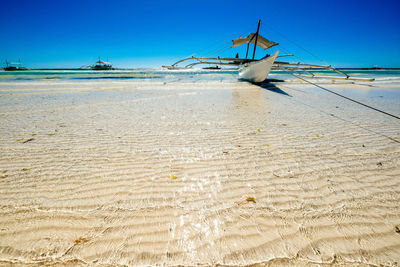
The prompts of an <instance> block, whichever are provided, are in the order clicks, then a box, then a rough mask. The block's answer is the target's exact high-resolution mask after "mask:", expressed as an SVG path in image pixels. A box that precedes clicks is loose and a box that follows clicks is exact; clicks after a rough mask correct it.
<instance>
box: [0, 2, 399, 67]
mask: <svg viewBox="0 0 400 267" xmlns="http://www.w3.org/2000/svg"><path fill="white" fill-rule="evenodd" d="M0 10H2V12H1V16H0V25H1V26H0V27H1V28H0V29H1V31H0V32H1V34H0V39H1V41H0V61H1V62H2V63H3V62H4V61H5V60H6V59H8V60H9V61H15V60H18V59H19V58H20V59H21V61H23V62H24V64H25V65H26V66H27V67H31V68H43V67H80V66H82V65H89V64H92V63H93V62H94V61H96V59H97V57H98V56H102V57H103V58H104V59H107V58H108V59H109V60H110V61H111V62H112V63H113V64H114V66H116V67H159V66H161V65H166V64H171V63H173V62H174V61H176V60H178V59H180V58H181V57H185V56H189V55H192V54H194V53H195V52H197V51H200V53H198V54H197V55H214V56H216V55H220V56H234V55H235V54H236V53H237V52H239V53H240V55H243V54H244V53H245V47H242V48H229V47H230V45H231V40H232V39H235V38H237V37H239V36H240V35H246V34H247V33H250V32H254V31H255V30H256V27H257V21H258V19H261V20H262V25H261V30H260V34H262V35H263V36H264V37H266V38H268V39H271V40H274V41H275V42H278V43H280V46H278V48H279V49H280V51H281V53H287V52H290V53H294V54H295V55H296V56H297V57H294V58H292V59H291V60H293V61H296V62H297V61H303V62H310V63H321V64H322V63H324V64H326V63H329V64H332V65H334V66H337V67H370V66H373V65H379V66H385V67H400V16H399V15H398V12H399V10H400V1H385V0H381V1H369V0H364V1H351V0H347V1H342V0H337V1H330V0H318V1H317V0H311V1H306V0H305V1H294V0H293V1H289V0H280V1H276V0H275V1H268V0H263V1H261V0H260V1H251V0H250V1H243V0H242V1H236V0H231V1H218V0H214V1H209V0H202V1H190V0H185V1H151V0H148V1H122V0H114V1H104V0H96V1H89V0H81V1H72V0H69V1H63V0H62V1H58V0H53V1H44V0H36V1H31V0H30V1H26V0H19V1H4V0H0ZM213 49H214V52H213V51H210V50H213ZM305 50H307V51H305ZM215 52H218V53H215ZM271 52H273V51H271ZM309 52H310V53H309ZM265 53H266V52H264V51H263V50H262V49H260V48H258V50H257V54H256V55H257V57H262V56H264V54H265ZM287 59H288V60H289V58H287ZM321 60H323V61H321Z"/></svg>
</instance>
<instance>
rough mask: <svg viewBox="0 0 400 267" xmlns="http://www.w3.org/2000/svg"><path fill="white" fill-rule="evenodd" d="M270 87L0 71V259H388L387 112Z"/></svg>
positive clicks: (397, 211)
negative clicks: (0, 78) (8, 75)
mask: <svg viewBox="0 0 400 267" xmlns="http://www.w3.org/2000/svg"><path fill="white" fill-rule="evenodd" d="M275 86H276V87H275ZM275 86H274V85H273V84H269V85H265V86H264V88H262V87H259V86H255V85H252V84H248V83H246V82H238V81H236V80H235V81H229V80H228V81H216V80H215V81H213V80H211V81H194V80H186V81H185V80H182V81H171V82H162V81H156V80H155V81H151V80H140V81H131V80H115V81H114V80H101V79H100V80H89V81H88V80H84V81H68V80H54V81H51V80H50V81H40V80H39V81H27V82H1V83H0V92H1V95H0V140H1V142H0V154H1V157H0V203H1V204H0V214H1V216H0V265H5V266H7V265H16V266H19V265H24V266H25V265H28V266H32V265H33V266H36V265H42V264H47V265H70V266H84V265H98V266H103V265H104V266H106V265H218V264H220V265H251V264H256V265H260V266H264V265H296V266H302V265H312V264H315V265H317V264H322V265H325V264H326V265H330V264H337V265H349V266H359V265H388V266H397V265H398V264H399V263H400V204H399V203H400V167H399V166H400V165H399V161H400V144H399V142H400V123H399V122H398V121H397V120H395V119H393V118H390V117H387V116H385V115H383V114H379V113H376V112H374V111H371V110H368V109H366V108H364V107H361V106H358V105H355V104H352V103H349V102H348V101H347V100H345V99H341V98H338V97H336V96H332V95H330V94H328V93H326V92H323V91H320V90H319V89H316V88H313V87H311V86H310V85H306V84H301V83H298V84H296V83H276V84H275ZM326 87H327V88H330V89H333V90H337V91H338V92H339V93H346V94H347V95H349V96H352V97H355V98H357V99H359V100H362V101H364V102H366V103H368V104H371V105H374V106H377V107H382V108H384V109H385V110H386V111H388V112H391V113H394V114H397V115H399V114H400V105H399V103H400V102H399V99H400V96H399V88H400V87H399V86H398V85H390V86H389V85H382V86H381V87H379V86H378V87H379V88H377V87H375V88H372V87H368V86H364V85H354V84H339V85H335V84H330V85H329V84H327V85H326ZM371 91H372V92H373V93H371ZM374 92H375V93H374Z"/></svg>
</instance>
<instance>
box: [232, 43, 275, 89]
mask: <svg viewBox="0 0 400 267" xmlns="http://www.w3.org/2000/svg"><path fill="white" fill-rule="evenodd" d="M278 53H279V50H277V51H276V52H275V54H274V55H272V56H269V57H267V58H264V59H261V60H258V61H252V62H248V63H245V64H243V65H241V66H239V78H240V79H243V80H247V81H250V82H253V83H260V82H263V81H265V80H266V79H267V77H268V75H269V72H270V71H271V69H272V65H274V62H275V59H276V57H277V56H278Z"/></svg>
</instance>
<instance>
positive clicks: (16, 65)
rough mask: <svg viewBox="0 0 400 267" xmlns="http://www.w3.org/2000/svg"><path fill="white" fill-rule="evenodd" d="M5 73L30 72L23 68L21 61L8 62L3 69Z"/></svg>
mask: <svg viewBox="0 0 400 267" xmlns="http://www.w3.org/2000/svg"><path fill="white" fill-rule="evenodd" d="M3 69H4V70H5V71H18V70H28V69H27V68H25V67H23V66H22V63H21V61H20V60H18V62H16V63H14V62H8V61H7V60H6V66H5V67H4V68H3Z"/></svg>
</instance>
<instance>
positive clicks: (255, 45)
mask: <svg viewBox="0 0 400 267" xmlns="http://www.w3.org/2000/svg"><path fill="white" fill-rule="evenodd" d="M260 23H261V20H260V19H259V20H258V26H257V32H256V40H255V42H254V51H253V59H254V56H255V55H256V47H257V39H258V31H259V30H260Z"/></svg>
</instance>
